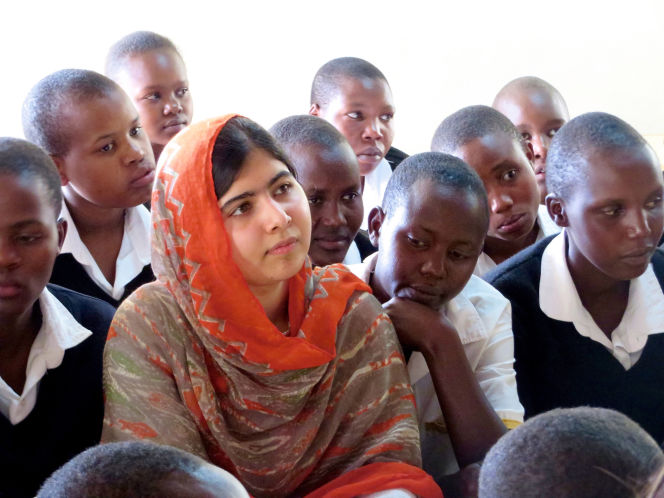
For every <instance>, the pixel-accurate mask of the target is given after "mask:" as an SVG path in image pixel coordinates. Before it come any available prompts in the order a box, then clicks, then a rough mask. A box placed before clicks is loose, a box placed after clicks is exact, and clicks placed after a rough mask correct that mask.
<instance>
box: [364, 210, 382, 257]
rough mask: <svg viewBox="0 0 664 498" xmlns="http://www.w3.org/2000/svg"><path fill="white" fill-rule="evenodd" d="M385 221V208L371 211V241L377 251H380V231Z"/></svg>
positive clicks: (369, 220)
mask: <svg viewBox="0 0 664 498" xmlns="http://www.w3.org/2000/svg"><path fill="white" fill-rule="evenodd" d="M384 221H385V213H384V212H383V208H381V207H375V208H373V209H372V210H371V211H369V219H368V224H369V240H370V241H371V244H372V245H373V246H374V247H375V248H376V249H379V247H378V239H380V229H381V227H382V226H383V222H384Z"/></svg>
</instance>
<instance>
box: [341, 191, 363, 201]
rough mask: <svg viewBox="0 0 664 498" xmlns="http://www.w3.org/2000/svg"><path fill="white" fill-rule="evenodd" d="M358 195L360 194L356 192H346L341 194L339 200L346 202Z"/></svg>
mask: <svg viewBox="0 0 664 498" xmlns="http://www.w3.org/2000/svg"><path fill="white" fill-rule="evenodd" d="M359 195H360V194H358V193H357V192H348V193H347V194H344V195H342V196H341V200H342V201H346V202H350V201H354V200H355V199H357V198H358V196H359Z"/></svg>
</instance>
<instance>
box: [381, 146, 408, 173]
mask: <svg viewBox="0 0 664 498" xmlns="http://www.w3.org/2000/svg"><path fill="white" fill-rule="evenodd" d="M407 157H408V154H406V153H405V152H404V151H402V150H399V149H397V148H396V147H390V148H389V150H388V151H387V154H385V160H386V161H387V162H388V163H390V168H391V169H392V171H394V170H395V168H396V167H397V166H399V164H401V161H403V160H404V159H406V158H407Z"/></svg>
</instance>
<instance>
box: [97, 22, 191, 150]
mask: <svg viewBox="0 0 664 498" xmlns="http://www.w3.org/2000/svg"><path fill="white" fill-rule="evenodd" d="M106 76H108V77H109V78H111V79H112V80H114V81H115V82H117V83H118V84H119V85H120V86H121V87H122V89H123V90H124V91H125V92H127V95H129V97H130V98H131V99H132V100H133V102H134V104H135V105H136V109H138V114H139V115H140V117H141V124H142V125H143V127H144V128H145V132H146V133H147V135H148V138H149V139H150V143H151V145H152V152H153V153H154V157H155V160H157V159H159V155H160V154H161V151H162V150H163V148H164V146H165V145H166V144H167V143H168V141H169V140H170V139H171V138H173V137H174V136H175V135H176V134H177V133H178V132H179V131H180V130H183V129H184V128H185V127H187V126H188V125H189V124H190V123H191V119H192V116H193V114H194V103H193V101H192V98H191V93H190V92H189V80H188V78H187V69H186V68H185V65H184V60H183V59H182V56H181V55H180V52H179V51H178V49H177V48H176V47H175V45H174V44H173V42H172V41H171V40H169V39H168V38H166V37H165V36H161V35H158V34H157V33H153V32H151V31H136V32H134V33H131V34H129V35H127V36H125V37H124V38H122V39H121V40H119V41H118V42H116V43H115V45H113V46H112V47H111V49H110V50H109V52H108V55H107V57H106Z"/></svg>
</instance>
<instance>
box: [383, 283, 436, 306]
mask: <svg viewBox="0 0 664 498" xmlns="http://www.w3.org/2000/svg"><path fill="white" fill-rule="evenodd" d="M443 294H444V293H443V291H442V290H440V289H438V288H437V287H434V286H431V285H424V284H413V285H407V286H404V287H400V288H399V289H397V291H396V292H395V293H394V295H395V297H399V298H401V299H408V300H409V301H415V302H417V303H420V304H424V305H425V306H430V307H435V306H437V305H438V303H440V302H441V301H442V299H443V297H444V296H443Z"/></svg>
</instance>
